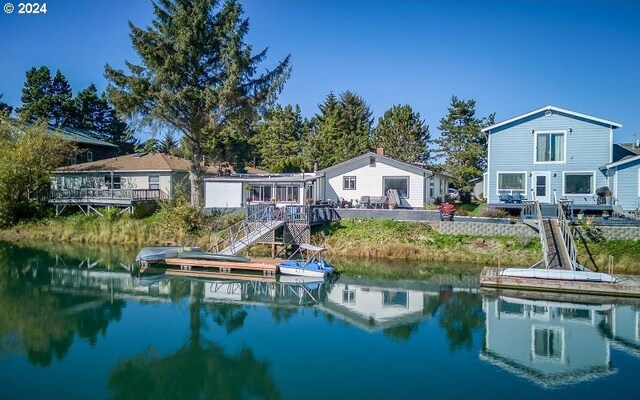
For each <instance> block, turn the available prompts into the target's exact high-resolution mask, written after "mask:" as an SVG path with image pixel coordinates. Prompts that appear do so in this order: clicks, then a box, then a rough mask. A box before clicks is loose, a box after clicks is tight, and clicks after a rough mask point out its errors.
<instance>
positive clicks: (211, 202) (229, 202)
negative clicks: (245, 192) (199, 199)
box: [204, 182, 242, 208]
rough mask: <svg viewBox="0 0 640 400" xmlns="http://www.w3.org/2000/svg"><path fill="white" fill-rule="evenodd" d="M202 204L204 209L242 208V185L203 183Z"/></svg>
mask: <svg viewBox="0 0 640 400" xmlns="http://www.w3.org/2000/svg"><path fill="white" fill-rule="evenodd" d="M204 204H205V205H204V206H205V207H206V208H227V207H231V208H234V207H242V183H241V182H205V183H204Z"/></svg>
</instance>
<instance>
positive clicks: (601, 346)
mask: <svg viewBox="0 0 640 400" xmlns="http://www.w3.org/2000/svg"><path fill="white" fill-rule="evenodd" d="M618 308H619V309H620V310H622V309H623V308H624V307H622V306H618ZM627 308H631V306H627ZM483 309H484V312H485V314H486V336H485V344H484V347H483V350H482V353H481V355H480V357H481V359H483V360H486V361H488V362H490V363H492V364H495V365H497V366H499V367H501V368H504V369H505V370H507V371H509V372H511V373H513V374H515V375H518V376H520V377H523V378H525V379H528V380H530V381H532V382H534V383H535V384H537V385H540V386H542V387H545V388H552V387H556V386H562V385H572V384H576V383H579V382H583V381H588V380H592V379H596V378H600V377H602V376H606V375H610V374H613V373H615V372H616V370H615V368H613V367H612V365H611V360H610V345H611V340H610V336H611V335H607V332H608V331H611V329H612V326H613V325H612V324H613V321H614V320H615V316H616V314H617V313H616V311H617V310H616V306H614V305H612V304H576V303H565V302H553V301H540V300H524V299H518V298H509V297H503V296H498V297H484V299H483ZM625 315H626V312H625ZM636 315H637V314H636ZM623 324H624V325H625V327H626V326H627V323H626V322H623ZM636 343H637V339H636Z"/></svg>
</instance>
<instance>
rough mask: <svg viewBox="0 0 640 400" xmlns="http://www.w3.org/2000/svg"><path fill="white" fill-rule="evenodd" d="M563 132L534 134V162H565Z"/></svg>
mask: <svg viewBox="0 0 640 400" xmlns="http://www.w3.org/2000/svg"><path fill="white" fill-rule="evenodd" d="M565 153H566V141H565V132H535V162H536V163H561V162H565Z"/></svg>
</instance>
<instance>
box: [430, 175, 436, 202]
mask: <svg viewBox="0 0 640 400" xmlns="http://www.w3.org/2000/svg"><path fill="white" fill-rule="evenodd" d="M435 191H436V183H435V182H434V181H433V179H431V181H430V182H429V197H430V198H433V196H434V194H435Z"/></svg>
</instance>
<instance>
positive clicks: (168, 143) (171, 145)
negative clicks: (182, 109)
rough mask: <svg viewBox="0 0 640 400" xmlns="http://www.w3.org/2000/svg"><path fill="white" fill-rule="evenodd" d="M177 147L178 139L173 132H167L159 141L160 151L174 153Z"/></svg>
mask: <svg viewBox="0 0 640 400" xmlns="http://www.w3.org/2000/svg"><path fill="white" fill-rule="evenodd" d="M177 148H178V141H177V140H176V138H175V136H173V133H171V132H166V133H165V134H164V137H163V138H162V140H159V141H158V151H159V152H160V153H164V154H171V155H174V153H175V151H176V149H177Z"/></svg>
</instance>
